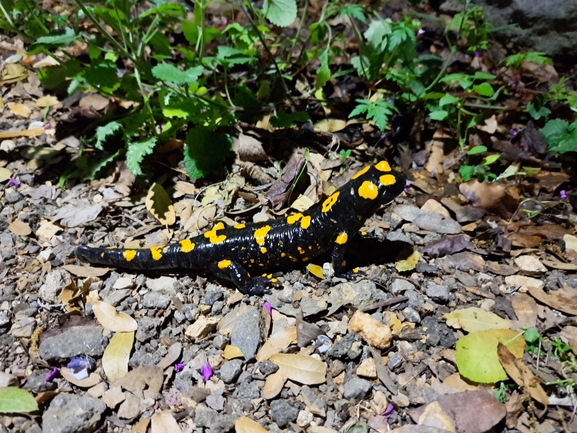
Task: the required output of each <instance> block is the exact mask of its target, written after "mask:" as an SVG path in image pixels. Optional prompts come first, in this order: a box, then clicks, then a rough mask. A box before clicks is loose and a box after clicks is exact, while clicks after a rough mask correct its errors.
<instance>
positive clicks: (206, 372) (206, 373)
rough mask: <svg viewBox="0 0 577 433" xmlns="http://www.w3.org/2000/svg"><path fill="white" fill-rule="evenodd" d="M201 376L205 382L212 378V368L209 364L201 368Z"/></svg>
mask: <svg viewBox="0 0 577 433" xmlns="http://www.w3.org/2000/svg"><path fill="white" fill-rule="evenodd" d="M200 374H202V377H203V379H204V381H205V382H208V381H209V379H210V378H211V377H212V367H211V366H210V364H209V363H208V362H207V363H206V364H204V365H203V366H202V367H200Z"/></svg>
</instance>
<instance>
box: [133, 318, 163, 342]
mask: <svg viewBox="0 0 577 433" xmlns="http://www.w3.org/2000/svg"><path fill="white" fill-rule="evenodd" d="M137 322H138V329H137V331H136V339H137V340H138V341H140V342H141V343H146V342H147V341H148V340H150V339H151V338H153V337H154V336H155V335H156V330H157V326H158V325H157V323H156V321H154V320H153V319H151V318H150V317H141V318H140V319H138V320H137Z"/></svg>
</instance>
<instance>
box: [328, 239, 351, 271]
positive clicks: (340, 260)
mask: <svg viewBox="0 0 577 433" xmlns="http://www.w3.org/2000/svg"><path fill="white" fill-rule="evenodd" d="M348 241H349V235H348V234H347V232H342V233H339V234H338V236H337V238H336V239H335V245H334V247H333V253H332V255H331V262H332V265H333V269H334V270H335V273H336V274H337V275H338V274H342V273H343V270H344V268H345V266H346V265H347V264H346V261H345V252H346V250H347V246H348Z"/></svg>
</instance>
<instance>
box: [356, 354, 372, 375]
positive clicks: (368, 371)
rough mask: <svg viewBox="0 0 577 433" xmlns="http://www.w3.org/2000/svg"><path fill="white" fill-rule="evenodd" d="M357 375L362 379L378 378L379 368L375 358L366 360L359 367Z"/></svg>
mask: <svg viewBox="0 0 577 433" xmlns="http://www.w3.org/2000/svg"><path fill="white" fill-rule="evenodd" d="M357 375H358V376H361V377H368V378H369V379H376V378H377V366H376V365H375V360H374V359H373V358H367V359H364V360H363V361H362V362H361V363H360V365H359V366H358V367H357Z"/></svg>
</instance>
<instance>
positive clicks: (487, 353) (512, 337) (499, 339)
mask: <svg viewBox="0 0 577 433" xmlns="http://www.w3.org/2000/svg"><path fill="white" fill-rule="evenodd" d="M499 343H501V344H503V345H505V346H506V347H507V348H508V349H509V350H510V351H511V353H513V354H514V355H515V356H516V357H517V358H521V357H522V356H523V351H524V350H525V340H524V339H523V336H522V335H521V334H519V333H518V332H516V331H513V330H511V329H489V330H486V331H478V332H472V333H470V334H469V335H466V336H465V337H463V338H461V339H460V340H459V341H458V342H457V347H456V351H455V355H456V363H457V368H458V369H459V373H461V376H463V377H465V378H467V379H469V380H471V381H473V382H476V383H495V382H498V381H500V380H505V379H506V378H507V373H505V370H504V369H503V367H502V366H501V363H500V362H499V357H498V355H497V345H498V344H499Z"/></svg>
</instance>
